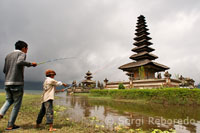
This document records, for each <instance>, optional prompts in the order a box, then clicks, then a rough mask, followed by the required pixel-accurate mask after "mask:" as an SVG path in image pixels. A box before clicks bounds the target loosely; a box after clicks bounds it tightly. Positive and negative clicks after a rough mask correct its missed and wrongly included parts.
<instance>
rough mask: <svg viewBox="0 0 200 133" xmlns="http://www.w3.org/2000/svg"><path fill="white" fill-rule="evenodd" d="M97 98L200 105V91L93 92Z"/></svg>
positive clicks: (136, 90)
mask: <svg viewBox="0 0 200 133" xmlns="http://www.w3.org/2000/svg"><path fill="white" fill-rule="evenodd" d="M90 94H91V95H92V96H96V97H111V98H113V99H125V100H144V101H147V102H150V103H159V104H173V105H200V89H187V88H163V89H126V90H106V89H105V90H97V89H96V90H95V89H93V90H91V91H90Z"/></svg>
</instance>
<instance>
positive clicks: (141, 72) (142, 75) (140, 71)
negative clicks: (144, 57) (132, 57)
mask: <svg viewBox="0 0 200 133" xmlns="http://www.w3.org/2000/svg"><path fill="white" fill-rule="evenodd" d="M139 76H140V79H144V66H141V67H139Z"/></svg>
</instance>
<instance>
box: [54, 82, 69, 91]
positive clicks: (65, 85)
mask: <svg viewBox="0 0 200 133" xmlns="http://www.w3.org/2000/svg"><path fill="white" fill-rule="evenodd" d="M62 85H63V86H64V87H67V84H65V83H63V84H62ZM64 91H65V89H61V90H56V93H57V92H64Z"/></svg>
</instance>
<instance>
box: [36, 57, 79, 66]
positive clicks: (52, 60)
mask: <svg viewBox="0 0 200 133" xmlns="http://www.w3.org/2000/svg"><path fill="white" fill-rule="evenodd" d="M72 58H76V57H66V58H57V59H51V60H48V61H44V62H39V63H37V65H41V64H45V63H48V62H54V61H58V60H65V59H72Z"/></svg>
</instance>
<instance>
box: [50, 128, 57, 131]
mask: <svg viewBox="0 0 200 133" xmlns="http://www.w3.org/2000/svg"><path fill="white" fill-rule="evenodd" d="M56 130H57V129H55V128H50V129H49V131H50V132H53V131H56Z"/></svg>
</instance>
